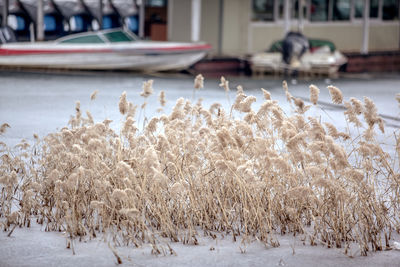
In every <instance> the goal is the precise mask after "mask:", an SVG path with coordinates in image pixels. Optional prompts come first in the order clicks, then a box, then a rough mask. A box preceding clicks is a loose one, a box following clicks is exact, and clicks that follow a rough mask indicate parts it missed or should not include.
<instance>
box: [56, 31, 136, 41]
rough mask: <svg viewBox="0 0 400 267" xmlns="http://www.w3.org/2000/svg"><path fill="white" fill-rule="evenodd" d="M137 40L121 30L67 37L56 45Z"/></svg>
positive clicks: (132, 35)
mask: <svg viewBox="0 0 400 267" xmlns="http://www.w3.org/2000/svg"><path fill="white" fill-rule="evenodd" d="M137 40H139V37H137V36H136V35H135V34H134V33H131V32H128V31H125V30H123V29H112V30H107V31H97V32H85V33H79V34H73V35H69V36H66V37H63V38H60V39H58V40H57V41H56V42H57V43H62V44H65V43H75V44H99V43H119V42H133V41H137Z"/></svg>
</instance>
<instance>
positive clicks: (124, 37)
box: [103, 31, 135, 43]
mask: <svg viewBox="0 0 400 267" xmlns="http://www.w3.org/2000/svg"><path fill="white" fill-rule="evenodd" d="M103 35H104V36H105V37H106V38H107V40H108V41H110V43H118V42H131V41H135V40H134V39H133V38H132V37H131V36H130V35H128V34H127V33H125V32H123V31H113V32H107V33H104V34H103Z"/></svg>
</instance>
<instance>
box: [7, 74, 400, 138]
mask: <svg viewBox="0 0 400 267" xmlns="http://www.w3.org/2000/svg"><path fill="white" fill-rule="evenodd" d="M193 78H194V77H192V76H190V75H174V76H171V75H170V76H168V75H160V76H139V75H137V74H129V73H107V72H105V73H101V72H99V73H96V72H94V73H93V72H88V73H64V74H60V73H58V74H57V73H47V74H40V73H27V72H14V73H13V72H0V123H8V124H9V125H10V126H11V129H9V130H8V131H7V132H6V134H5V135H4V136H3V137H2V138H3V139H5V141H6V143H8V144H10V145H12V144H16V143H18V142H19V141H20V140H21V139H22V138H25V139H28V140H31V139H32V135H33V134H34V133H36V134H38V135H39V136H41V137H43V136H45V135H46V134H48V133H50V132H54V131H56V130H57V129H61V128H62V127H64V126H67V123H68V120H69V118H70V116H71V115H73V114H74V112H75V103H76V101H80V103H81V110H82V112H83V113H84V112H85V111H86V110H89V111H90V112H91V114H92V115H93V117H94V119H95V121H103V120H104V119H106V118H108V119H111V120H113V124H112V126H113V127H114V128H118V125H119V122H120V120H121V118H122V117H121V116H120V114H119V110H118V101H119V97H120V95H121V93H122V92H123V91H126V92H127V98H128V101H131V102H133V103H134V104H135V105H139V106H140V105H142V104H143V102H144V99H143V98H142V97H140V92H141V91H142V85H143V82H144V81H147V80H149V79H153V80H154V84H153V87H154V94H153V95H152V96H150V97H149V98H148V99H147V106H146V113H145V115H146V117H147V118H151V117H153V116H155V115H159V113H157V112H156V110H157V109H158V108H159V107H160V104H159V101H158V94H159V92H160V91H161V90H164V91H165V93H166V98H167V105H166V107H165V109H164V112H167V113H169V112H170V110H171V107H173V106H174V105H175V101H176V100H177V99H178V98H179V97H183V98H185V99H188V100H191V101H192V100H193ZM227 79H228V80H229V82H230V88H231V91H230V93H229V99H230V100H228V98H227V96H226V94H225V92H224V90H223V89H222V88H220V87H219V86H218V85H219V79H217V78H207V77H206V79H205V88H203V89H201V90H199V91H196V94H195V101H197V99H198V98H203V99H204V101H203V106H205V107H209V106H210V105H211V104H212V103H215V102H218V103H221V104H222V105H223V106H224V107H225V108H226V109H228V108H229V106H230V105H229V101H230V103H232V102H233V101H234V99H235V94H236V86H238V85H242V86H243V88H244V91H245V93H246V94H247V95H254V96H256V97H257V100H258V101H257V103H256V104H255V105H254V106H257V105H260V104H261V103H262V100H263V97H262V92H261V90H260V88H265V89H267V90H269V91H270V93H271V95H272V99H276V100H278V101H279V104H280V105H281V106H282V107H285V105H286V106H288V104H287V101H286V100H285V94H284V91H283V90H282V80H283V78H265V79H251V78H248V77H227ZM311 83H313V84H315V85H317V86H318V87H319V88H320V90H321V94H320V97H319V100H320V101H322V102H328V103H331V101H330V96H329V93H328V89H326V87H327V85H330V84H332V85H334V86H336V87H338V88H340V89H341V90H342V92H343V95H344V98H345V100H348V99H349V98H350V97H356V98H359V99H360V100H362V98H363V97H364V96H367V97H369V98H371V99H372V100H373V101H374V102H375V104H376V106H377V108H378V112H379V113H381V114H385V115H389V116H392V117H398V115H399V111H400V109H399V108H398V103H397V102H396V100H395V95H396V94H397V93H400V76H396V75H381V76H366V75H365V76H359V77H357V78H342V79H337V80H326V79H319V80H312V81H296V82H294V81H293V82H292V81H291V80H288V84H289V90H290V92H291V93H292V95H294V96H296V97H303V98H306V99H308V97H309V88H308V87H309V85H310V84H311ZM95 90H98V91H99V93H98V95H97V98H96V100H95V101H91V100H90V95H91V94H92V93H93V91H95ZM287 108H288V109H289V107H287ZM326 109H327V110H329V112H331V113H333V114H335V113H336V112H337V114H342V112H343V110H340V109H336V110H335V109H334V110H332V109H331V108H330V107H326ZM321 114H322V115H323V114H324V112H321ZM311 115H315V114H311ZM142 118H143V117H142ZM329 119H330V120H331V121H330V122H331V123H333V124H334V125H336V126H338V125H340V124H343V119H342V117H339V118H337V117H336V116H332V115H331V116H330V117H329ZM387 124H388V125H391V124H394V125H400V123H399V122H397V124H396V121H392V120H390V121H387Z"/></svg>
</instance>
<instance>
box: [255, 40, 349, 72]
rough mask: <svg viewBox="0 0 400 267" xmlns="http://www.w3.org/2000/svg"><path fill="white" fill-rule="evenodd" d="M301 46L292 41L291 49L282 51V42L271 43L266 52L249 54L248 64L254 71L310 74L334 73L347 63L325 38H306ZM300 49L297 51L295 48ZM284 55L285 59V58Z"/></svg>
mask: <svg viewBox="0 0 400 267" xmlns="http://www.w3.org/2000/svg"><path fill="white" fill-rule="evenodd" d="M306 41H307V45H306V46H305V47H304V48H303V47H302V46H301V45H299V44H298V43H294V45H293V46H292V47H291V48H292V50H290V49H288V50H289V51H287V52H286V55H285V52H284V50H285V49H284V48H283V46H284V45H283V42H284V41H277V42H275V43H273V44H272V46H271V48H270V49H269V51H267V52H261V53H256V54H254V55H252V56H251V58H250V64H251V68H252V70H253V72H254V73H265V72H268V73H283V72H286V71H289V72H293V71H297V72H303V73H310V74H323V75H329V76H330V75H335V74H336V73H337V72H338V70H339V68H340V67H341V66H343V65H344V64H346V63H347V58H346V57H345V56H344V55H343V54H342V53H341V52H340V51H338V50H337V49H336V48H335V46H334V44H333V43H332V42H330V41H326V40H317V39H310V40H306ZM296 49H297V50H298V51H300V50H302V51H301V52H297V53H296V51H295V50H296ZM285 57H286V58H287V59H285Z"/></svg>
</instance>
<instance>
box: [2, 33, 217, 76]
mask: <svg viewBox="0 0 400 267" xmlns="http://www.w3.org/2000/svg"><path fill="white" fill-rule="evenodd" d="M210 49H211V46H210V45H209V44H206V43H174V42H154V41H143V40H140V39H139V38H138V37H137V36H136V35H135V34H133V33H131V32H129V31H126V30H123V29H110V30H104V31H96V32H85V33H78V34H73V35H68V36H65V37H62V38H60V39H57V40H55V41H48V42H26V43H4V44H1V45H0V67H1V66H3V67H18V68H47V69H81V70H137V71H170V70H183V69H186V68H188V67H190V66H191V65H193V64H194V63H196V62H198V61H199V60H201V59H202V58H204V57H205V56H206V55H207V53H208V51H209V50H210Z"/></svg>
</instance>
